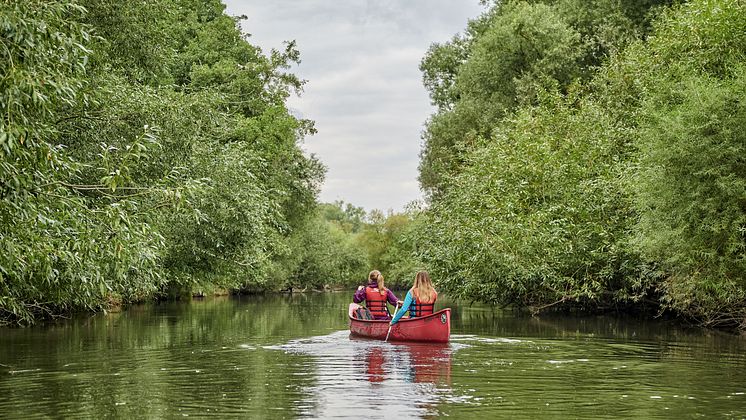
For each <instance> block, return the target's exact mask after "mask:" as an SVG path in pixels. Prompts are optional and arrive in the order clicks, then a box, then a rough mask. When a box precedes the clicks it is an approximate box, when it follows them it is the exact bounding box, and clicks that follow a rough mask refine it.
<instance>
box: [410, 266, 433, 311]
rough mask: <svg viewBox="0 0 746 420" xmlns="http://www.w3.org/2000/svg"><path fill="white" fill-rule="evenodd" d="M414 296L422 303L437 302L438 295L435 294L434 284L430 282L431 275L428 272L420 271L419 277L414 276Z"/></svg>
mask: <svg viewBox="0 0 746 420" xmlns="http://www.w3.org/2000/svg"><path fill="white" fill-rule="evenodd" d="M412 294H413V295H414V297H415V298H417V300H419V301H420V302H422V303H433V302H435V297H436V296H437V293H436V292H435V288H434V287H433V282H432V281H430V275H429V274H427V271H418V272H417V275H415V276H414V286H412Z"/></svg>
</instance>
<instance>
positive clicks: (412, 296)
mask: <svg viewBox="0 0 746 420" xmlns="http://www.w3.org/2000/svg"><path fill="white" fill-rule="evenodd" d="M436 299H438V292H436V291H435V288H434V287H433V282H432V281H430V275H429V274H427V271H419V272H417V274H416V275H415V276H414V286H412V288H411V289H409V291H408V292H407V297H405V298H404V304H403V305H402V308H401V310H400V311H398V312H397V313H396V315H395V316H394V319H392V320H391V325H394V324H396V323H397V322H399V320H400V319H401V317H402V316H404V313H405V312H409V317H410V318H414V317H420V316H425V315H431V314H432V313H433V308H434V306H435V300H436Z"/></svg>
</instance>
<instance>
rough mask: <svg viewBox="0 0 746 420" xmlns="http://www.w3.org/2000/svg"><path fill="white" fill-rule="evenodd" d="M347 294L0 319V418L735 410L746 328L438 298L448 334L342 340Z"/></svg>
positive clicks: (742, 400)
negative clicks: (730, 330) (430, 340)
mask: <svg viewBox="0 0 746 420" xmlns="http://www.w3.org/2000/svg"><path fill="white" fill-rule="evenodd" d="M348 301H349V293H344V294H306V295H298V294H294V295H271V296H249V297H243V298H240V299H234V298H230V299H228V298H224V299H212V300H208V299H205V300H204V301H194V302H190V303H168V304H157V305H142V306H135V307H132V308H130V309H128V310H127V311H123V312H121V313H118V314H111V315H108V316H104V315H97V316H93V317H81V318H79V319H72V320H69V321H66V322H60V323H58V324H50V325H46V326H40V327H34V328H24V329H0V418H24V419H25V418H60V417H68V418H96V419H98V418H109V417H117V418H174V417H181V416H187V415H188V416H190V417H195V416H196V417H200V418H203V417H206V416H215V417H218V418H273V419H274V418H297V417H313V418H330V417H347V418H349V417H373V418H382V417H389V416H392V417H402V418H423V417H424V418H427V417H433V416H438V415H440V416H450V417H453V418H495V417H498V418H531V419H533V418H593V419H596V418H644V419H652V418H661V419H668V418H691V417H696V416H707V417H715V418H742V417H744V416H746V376H744V375H743V372H744V369H746V337H734V336H729V335H726V334H720V333H713V332H705V331H702V330H691V329H686V328H681V327H677V326H674V325H671V324H668V323H666V322H661V321H660V320H633V319H629V318H622V317H617V318H615V317H609V316H606V317H595V316H594V317H590V316H589V317H572V316H564V317H560V316H556V317H550V316H544V317H541V318H538V319H537V318H527V317H523V316H520V314H516V313H512V312H509V311H500V310H498V309H495V308H492V307H489V306H487V305H477V304H475V305H468V304H461V305H459V303H458V302H449V301H448V300H447V297H442V298H441V299H439V302H441V301H443V305H444V306H446V305H447V306H451V307H453V308H454V311H453V314H454V316H453V318H452V322H453V324H452V329H453V334H452V335H451V342H450V343H449V344H445V345H443V344H426V343H422V344H414V343H384V342H382V341H379V340H369V339H364V338H351V337H349V330H348V326H347V322H348V321H347V313H346V310H345V308H346V307H347V303H348Z"/></svg>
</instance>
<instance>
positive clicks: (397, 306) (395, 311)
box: [383, 302, 399, 343]
mask: <svg viewBox="0 0 746 420" xmlns="http://www.w3.org/2000/svg"><path fill="white" fill-rule="evenodd" d="M397 312H399V302H396V308H395V309H394V316H393V317H392V318H396V313H397ZM391 327H393V325H390V324H389V332H387V333H386V339H385V340H383V342H384V343H385V342H387V341H389V334H391Z"/></svg>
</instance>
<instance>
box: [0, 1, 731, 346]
mask: <svg viewBox="0 0 746 420" xmlns="http://www.w3.org/2000/svg"><path fill="white" fill-rule="evenodd" d="M484 3H485V6H486V11H485V12H484V13H483V14H482V15H480V16H479V17H476V18H475V19H473V20H471V21H469V22H468V23H466V28H465V30H464V31H463V32H462V33H459V34H456V35H454V37H453V38H452V39H451V40H449V41H447V42H443V43H439V44H433V45H432V46H431V47H430V49H429V50H428V52H427V53H426V55H425V57H424V58H423V59H422V62H421V66H420V69H421V71H422V73H423V82H424V85H425V87H426V89H427V90H428V92H429V94H430V97H431V100H432V103H433V105H434V106H435V109H436V110H435V113H434V114H433V115H432V116H431V117H430V118H429V119H428V120H427V121H426V124H425V130H424V132H423V148H422V151H421V155H420V167H419V170H420V175H419V181H420V184H421V186H422V188H423V190H424V191H425V193H426V196H425V199H424V201H422V202H413V203H411V204H410V205H409V206H408V207H407V208H406V209H405V210H404V211H403V212H401V213H393V212H389V213H387V214H386V213H384V212H381V211H378V210H374V211H371V212H366V211H365V210H364V209H362V208H360V207H355V206H354V205H352V204H349V203H344V202H341V201H340V202H335V203H319V202H318V199H317V197H318V192H319V188H320V185H321V184H322V182H323V178H324V173H325V168H324V165H323V163H322V162H320V161H319V160H318V159H317V158H316V157H315V156H313V155H311V156H307V155H305V154H304V153H303V151H302V149H301V147H300V146H301V144H302V142H303V141H304V139H305V138H306V137H307V136H311V135H313V134H314V133H315V132H316V130H315V128H314V123H313V121H309V120H304V119H298V118H296V117H295V116H294V115H293V114H292V113H291V112H290V111H289V109H288V107H287V103H286V100H287V98H288V97H289V96H290V95H294V94H300V93H301V92H302V90H303V85H304V81H303V80H300V79H299V78H298V77H296V76H295V75H293V74H292V73H290V72H289V70H290V68H291V67H292V66H293V65H295V64H297V63H298V62H300V58H301V55H300V51H298V49H297V48H296V46H295V42H294V41H289V42H287V43H286V44H285V46H284V48H283V49H282V50H272V51H268V52H265V51H261V49H259V48H258V47H256V46H255V45H253V44H252V43H251V38H250V37H249V36H247V35H243V33H242V28H241V26H240V25H241V22H242V21H243V20H244V18H245V17H231V16H228V15H226V14H225V6H224V5H223V4H222V3H221V2H220V1H219V0H211V1H204V0H152V1H148V2H145V3H132V2H108V1H103V0H51V1H41V0H29V1H20V0H11V1H6V2H4V3H2V4H0V44H2V47H1V48H0V61H2V62H3V63H4V64H3V66H2V67H0V115H1V117H0V155H2V157H1V158H0V246H1V247H2V250H3V252H2V253H0V324H5V325H21V326H23V325H32V324H34V323H36V322H38V321H40V320H43V319H46V318H53V317H55V316H59V315H61V314H69V313H74V312H81V311H109V310H111V309H112V308H121V307H126V305H127V304H129V303H133V302H141V301H146V300H153V299H175V298H178V297H189V298H191V296H193V295H195V294H197V295H210V294H211V293H214V292H216V291H219V292H221V293H264V292H277V291H280V290H302V289H305V290H314V289H318V290H324V289H327V288H331V289H333V288H339V287H350V288H352V287H354V286H356V285H358V284H362V283H363V280H362V279H364V278H365V277H366V274H367V272H368V271H369V270H370V269H371V268H377V269H379V270H380V271H382V272H383V273H384V276H385V278H386V284H387V286H391V287H405V286H406V285H408V284H410V282H411V278H412V276H413V275H414V273H415V272H416V271H418V270H420V269H426V270H428V271H429V272H430V273H431V275H432V277H433V279H434V280H435V282H436V287H437V288H438V290H439V291H442V292H444V293H447V294H448V295H449V296H451V297H452V298H455V299H461V300H465V301H480V302H486V303H491V304H494V305H496V306H503V307H513V308H521V309H522V310H528V311H529V312H530V313H533V314H539V313H544V312H547V311H571V312H576V311H577V312H582V313H585V312H587V313H593V312H603V311H611V312H614V311H619V310H621V311H622V312H626V313H636V312H638V313H639V312H643V313H649V314H651V315H650V316H659V315H662V314H665V315H666V316H673V317H677V318H679V319H681V320H683V321H687V322H690V323H693V324H695V325H699V326H702V327H707V328H717V329H724V330H730V331H740V332H744V331H746V161H745V160H744V158H743V156H746V131H744V130H743V127H746V103H745V102H744V100H743V98H744V97H746V4H745V3H744V2H742V1H739V0H691V1H672V0H645V1H639V2H619V1H616V0H594V1H592V2H587V1H581V0H541V1H540V0H532V1H523V0H509V1H503V2H493V1H485V2H484ZM244 29H246V30H248V31H249V32H250V28H244Z"/></svg>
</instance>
